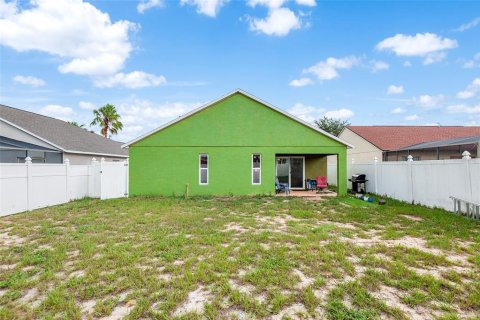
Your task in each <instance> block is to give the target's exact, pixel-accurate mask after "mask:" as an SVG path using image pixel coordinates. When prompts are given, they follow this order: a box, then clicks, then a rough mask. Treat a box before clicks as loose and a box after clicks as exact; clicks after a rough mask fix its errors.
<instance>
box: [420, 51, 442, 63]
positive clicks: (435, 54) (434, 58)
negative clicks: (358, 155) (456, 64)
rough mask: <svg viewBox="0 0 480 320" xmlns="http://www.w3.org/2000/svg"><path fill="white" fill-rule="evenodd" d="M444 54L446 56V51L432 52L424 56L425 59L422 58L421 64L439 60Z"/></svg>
mask: <svg viewBox="0 0 480 320" xmlns="http://www.w3.org/2000/svg"><path fill="white" fill-rule="evenodd" d="M446 56H447V53H446V52H445V51H441V52H432V53H430V54H428V55H427V56H426V57H425V59H424V60H423V64H425V65H429V64H433V63H437V62H440V61H442V60H443V59H445V57H446Z"/></svg>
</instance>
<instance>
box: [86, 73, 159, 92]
mask: <svg viewBox="0 0 480 320" xmlns="http://www.w3.org/2000/svg"><path fill="white" fill-rule="evenodd" d="M166 82H167V80H166V79H165V77H164V76H156V75H153V74H149V73H145V72H143V71H132V72H130V73H123V72H119V73H117V74H114V75H112V76H107V77H101V78H97V79H95V80H94V84H95V86H97V87H99V88H111V87H115V86H124V87H127V88H131V89H137V88H144V87H158V86H160V85H162V84H165V83H166Z"/></svg>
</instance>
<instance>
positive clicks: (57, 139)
mask: <svg viewBox="0 0 480 320" xmlns="http://www.w3.org/2000/svg"><path fill="white" fill-rule="evenodd" d="M0 120H2V121H4V122H5V123H7V124H10V125H12V126H14V127H16V128H17V129H19V130H22V131H24V132H26V133H28V134H30V135H32V136H34V137H36V138H38V139H40V140H42V141H44V142H46V143H48V144H50V145H52V146H54V147H55V148H58V149H59V150H61V151H63V152H68V153H80V154H94V155H104V156H116V157H125V158H126V157H128V151H127V150H124V149H122V148H121V146H122V143H121V142H118V141H114V140H110V139H107V138H105V137H103V136H101V135H98V134H96V133H92V132H90V131H88V130H86V129H83V128H79V127H76V126H74V125H71V124H69V123H68V122H65V121H62V120H59V119H55V118H51V117H47V116H43V115H40V114H37V113H33V112H29V111H25V110H21V109H17V108H12V107H9V106H5V105H1V104H0Z"/></svg>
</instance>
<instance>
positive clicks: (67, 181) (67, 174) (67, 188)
mask: <svg viewBox="0 0 480 320" xmlns="http://www.w3.org/2000/svg"><path fill="white" fill-rule="evenodd" d="M63 164H64V165H65V202H68V201H70V185H69V184H70V179H69V178H70V160H68V158H66V159H65V160H63Z"/></svg>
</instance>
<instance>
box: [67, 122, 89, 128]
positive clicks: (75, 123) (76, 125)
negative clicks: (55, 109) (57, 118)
mask: <svg viewBox="0 0 480 320" xmlns="http://www.w3.org/2000/svg"><path fill="white" fill-rule="evenodd" d="M67 122H68V123H70V124H71V125H74V126H75V127H79V128H85V125H84V124H79V123H78V122H77V121H67Z"/></svg>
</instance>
